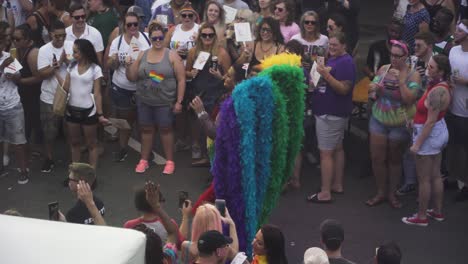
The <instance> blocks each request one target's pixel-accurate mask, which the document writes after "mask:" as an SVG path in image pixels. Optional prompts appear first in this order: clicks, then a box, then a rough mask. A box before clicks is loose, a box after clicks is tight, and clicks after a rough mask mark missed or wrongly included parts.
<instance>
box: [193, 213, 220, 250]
mask: <svg viewBox="0 0 468 264" xmlns="http://www.w3.org/2000/svg"><path fill="white" fill-rule="evenodd" d="M222 229H223V228H222V225H221V215H220V214H219V212H218V209H216V207H215V206H214V205H212V204H204V205H201V206H199V207H198V209H197V212H196V213H195V216H194V217H193V221H192V238H191V241H192V243H195V242H197V241H198V238H199V237H200V235H201V234H203V233H204V232H206V231H209V230H216V231H219V232H221V233H222V232H223V230H222Z"/></svg>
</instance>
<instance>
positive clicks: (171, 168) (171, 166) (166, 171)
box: [163, 160, 175, 175]
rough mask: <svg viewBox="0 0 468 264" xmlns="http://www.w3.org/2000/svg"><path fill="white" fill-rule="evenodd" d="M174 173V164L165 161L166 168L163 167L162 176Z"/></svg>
mask: <svg viewBox="0 0 468 264" xmlns="http://www.w3.org/2000/svg"><path fill="white" fill-rule="evenodd" d="M174 171H175V163H174V162H173V161H172V160H168V161H166V166H164V170H163V174H166V175H172V174H174Z"/></svg>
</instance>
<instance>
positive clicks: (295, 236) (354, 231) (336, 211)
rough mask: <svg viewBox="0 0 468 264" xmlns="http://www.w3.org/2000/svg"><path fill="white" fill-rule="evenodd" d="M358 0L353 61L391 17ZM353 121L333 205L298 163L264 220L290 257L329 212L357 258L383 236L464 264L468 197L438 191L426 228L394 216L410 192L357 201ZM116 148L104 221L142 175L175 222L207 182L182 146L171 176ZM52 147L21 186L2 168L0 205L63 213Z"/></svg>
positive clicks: (69, 199) (367, 192) (63, 170)
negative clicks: (437, 218) (440, 204)
mask: <svg viewBox="0 0 468 264" xmlns="http://www.w3.org/2000/svg"><path fill="white" fill-rule="evenodd" d="M361 2H362V5H363V8H362V11H361V16H360V20H361V21H360V23H361V36H362V40H361V42H360V52H359V58H358V61H361V62H362V60H363V59H364V58H365V55H366V54H367V52H366V48H367V46H368V45H369V43H370V42H372V41H373V40H376V39H380V38H382V37H383V36H384V35H385V31H384V26H383V25H384V24H385V23H386V22H387V21H388V20H389V19H390V15H389V14H390V9H391V2H393V1H390V0H386V1H383V0H361ZM353 124H354V125H353V132H352V133H348V134H347V136H346V138H345V151H346V174H345V175H346V176H345V178H346V179H345V194H342V195H335V197H334V198H335V202H334V203H333V204H324V205H317V204H310V203H307V202H306V201H305V197H306V195H307V194H310V193H311V192H314V191H316V190H317V189H318V188H319V186H320V185H319V184H320V170H319V169H318V168H317V167H316V166H314V165H312V164H308V163H307V162H304V166H303V168H302V174H301V188H300V189H299V190H297V191H293V192H289V193H286V194H284V195H282V196H281V198H280V200H279V203H278V206H277V207H276V209H275V210H274V211H273V214H272V216H271V218H270V222H271V223H273V224H276V225H278V226H280V227H281V228H282V230H283V231H284V234H285V236H286V240H287V241H286V248H287V255H288V260H289V262H290V263H293V264H296V263H302V257H303V254H304V251H305V250H306V249H307V248H309V247H313V246H320V239H319V225H320V223H321V222H322V221H323V220H324V219H327V218H334V219H338V220H339V221H341V222H342V223H343V225H344V228H345V242H344V246H343V255H344V256H345V257H347V258H349V259H350V260H353V261H355V262H356V263H371V260H372V257H373V255H374V252H375V248H376V247H377V246H378V245H379V244H381V243H383V242H385V241H389V240H394V241H396V242H397V243H398V244H399V245H400V247H401V249H402V252H403V263H408V264H409V263H430V264H431V263H434V264H439V263H440V264H443V263H453V264H465V263H467V259H468V251H467V246H466V245H468V236H467V234H468V224H467V223H468V203H454V202H453V196H454V192H453V191H450V192H448V193H446V195H445V197H446V199H445V201H444V213H445V215H446V220H445V221H444V222H441V223H439V222H434V221H431V222H430V224H429V226H428V227H426V228H423V227H414V226H407V225H404V224H403V223H402V222H401V220H400V219H401V217H403V216H408V215H410V214H412V213H413V212H415V209H416V207H417V203H416V196H415V195H410V196H408V197H404V198H403V199H402V202H403V203H404V207H403V208H402V209H399V210H395V209H392V208H391V207H390V206H389V205H388V204H383V205H381V206H378V207H375V208H369V207H367V206H366V205H365V204H364V201H365V200H366V199H367V198H369V197H370V196H371V195H373V194H374V191H375V187H374V181H373V178H372V177H371V176H370V175H368V174H369V173H368V165H367V162H366V160H367V158H368V145H367V141H366V139H365V138H363V137H362V134H364V135H365V129H364V128H365V127H366V124H365V121H364V120H357V121H355V122H354V123H353ZM356 131H358V132H359V133H356ZM116 149H117V144H116V143H110V142H107V143H106V144H105V153H104V155H103V156H102V157H101V158H100V161H99V166H98V170H97V173H98V188H97V190H96V191H95V194H96V195H97V196H99V197H100V198H101V199H102V200H103V201H104V203H105V206H106V215H105V219H106V221H107V222H108V224H109V225H112V226H122V225H123V223H124V222H125V221H126V220H128V219H131V218H135V217H137V216H138V213H137V211H136V210H135V209H134V206H133V190H134V189H135V188H136V187H138V186H142V184H143V183H144V181H145V180H147V179H151V180H153V181H156V182H158V183H159V184H160V185H161V187H162V193H163V195H164V196H165V198H166V203H165V205H164V207H165V209H166V210H167V211H168V213H169V214H170V215H171V216H172V217H173V218H174V219H176V220H177V221H179V220H180V218H181V215H180V212H179V211H178V209H177V207H178V206H177V203H178V201H177V200H178V199H177V191H179V190H186V191H188V192H189V196H190V198H191V199H192V200H195V199H196V198H197V197H198V195H199V194H200V193H201V192H202V191H203V190H204V188H205V187H206V184H207V179H208V169H207V168H192V167H191V166H190V162H191V160H190V153H189V152H179V153H176V156H175V162H176V172H175V174H174V175H172V176H163V175H162V173H161V172H162V170H163V167H162V166H160V165H155V164H153V165H152V166H151V167H150V169H149V170H148V171H147V172H146V173H144V174H142V175H138V174H136V173H135V172H134V168H135V165H136V163H137V162H138V159H139V153H138V152H136V151H131V152H130V153H129V156H128V158H127V160H126V161H125V162H122V163H115V162H113V161H112V155H111V152H112V151H115V150H116ZM159 149H160V147H156V151H157V152H159V153H162V152H161V151H160V150H159ZM56 150H57V157H58V159H57V166H56V169H55V170H54V171H53V172H52V173H40V166H41V160H40V159H33V160H32V167H31V171H32V175H31V179H30V182H29V183H28V184H26V185H18V184H17V183H16V180H17V178H16V173H15V171H14V169H13V168H12V167H10V168H9V169H10V173H9V175H8V176H7V177H5V178H1V179H0V211H4V210H6V209H9V208H16V209H17V210H18V211H20V212H21V213H22V214H23V215H24V216H26V217H34V218H41V219H47V218H48V211H47V204H48V203H49V202H52V201H58V202H59V204H60V205H59V206H60V208H61V210H62V211H64V212H65V211H66V210H67V209H68V208H70V207H71V206H72V204H73V203H74V199H75V198H74V197H73V195H72V194H71V193H70V191H69V190H68V188H65V187H63V185H62V181H63V179H64V178H65V177H67V164H68V163H69V149H68V147H67V146H66V145H65V142H64V141H63V140H61V141H59V142H58V143H57V144H56ZM85 157H86V156H85ZM0 224H1V223H0ZM0 239H1V238H0ZM0 259H1V257H0Z"/></svg>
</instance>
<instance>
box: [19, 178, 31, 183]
mask: <svg viewBox="0 0 468 264" xmlns="http://www.w3.org/2000/svg"><path fill="white" fill-rule="evenodd" d="M28 182H29V179H26V180H18V184H26V183H28Z"/></svg>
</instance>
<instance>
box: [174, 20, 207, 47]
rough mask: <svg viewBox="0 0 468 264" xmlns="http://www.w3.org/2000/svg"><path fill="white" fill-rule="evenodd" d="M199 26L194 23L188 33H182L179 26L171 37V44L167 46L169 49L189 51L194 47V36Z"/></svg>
mask: <svg viewBox="0 0 468 264" xmlns="http://www.w3.org/2000/svg"><path fill="white" fill-rule="evenodd" d="M199 27H200V26H199V25H198V24H196V23H195V25H194V26H193V28H192V29H191V30H189V31H183V30H182V25H181V24H179V25H177V26H176V28H175V29H174V32H173V34H172V37H171V42H170V44H169V48H170V49H174V50H178V49H187V50H189V49H191V48H193V46H195V35H196V34H197V32H198V28H199Z"/></svg>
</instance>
